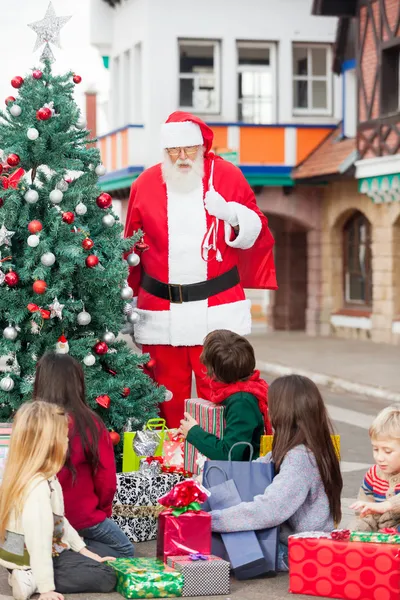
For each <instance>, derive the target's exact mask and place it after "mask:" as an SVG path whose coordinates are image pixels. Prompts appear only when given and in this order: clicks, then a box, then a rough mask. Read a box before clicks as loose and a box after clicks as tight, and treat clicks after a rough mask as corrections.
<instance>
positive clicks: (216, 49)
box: [178, 38, 221, 115]
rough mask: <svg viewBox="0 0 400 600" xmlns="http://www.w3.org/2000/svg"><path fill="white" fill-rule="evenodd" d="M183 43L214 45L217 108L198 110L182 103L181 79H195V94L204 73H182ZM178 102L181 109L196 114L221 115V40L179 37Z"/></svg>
mask: <svg viewBox="0 0 400 600" xmlns="http://www.w3.org/2000/svg"><path fill="white" fill-rule="evenodd" d="M181 44H185V45H187V46H212V47H213V51H214V57H213V62H214V80H215V105H216V109H215V110H198V109H196V108H195V107H194V106H184V105H181V104H180V86H181V79H192V80H193V81H194V90H193V94H195V93H196V81H197V83H198V80H199V78H200V77H202V76H203V75H202V74H201V73H181V71H180V50H181ZM178 104H179V110H182V111H184V112H190V113H192V114H194V115H220V114H221V41H220V40H215V39H212V40H197V39H194V38H178Z"/></svg>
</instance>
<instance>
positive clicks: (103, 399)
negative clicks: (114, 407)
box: [96, 394, 111, 408]
mask: <svg viewBox="0 0 400 600" xmlns="http://www.w3.org/2000/svg"><path fill="white" fill-rule="evenodd" d="M96 402H97V404H98V405H99V406H102V407H103V408H110V404H111V398H110V396H107V394H103V395H102V396H97V398H96Z"/></svg>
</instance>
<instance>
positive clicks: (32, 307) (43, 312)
mask: <svg viewBox="0 0 400 600" xmlns="http://www.w3.org/2000/svg"><path fill="white" fill-rule="evenodd" d="M28 310H29V312H31V313H35V312H40V314H41V317H42V319H50V314H51V313H50V311H49V310H46V309H45V308H40V306H38V305H37V304H33V302H30V303H29V304H28Z"/></svg>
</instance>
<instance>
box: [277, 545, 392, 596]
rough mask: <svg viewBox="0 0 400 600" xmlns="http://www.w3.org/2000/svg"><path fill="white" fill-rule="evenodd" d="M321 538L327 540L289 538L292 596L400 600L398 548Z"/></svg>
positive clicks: (290, 587) (290, 589)
mask: <svg viewBox="0 0 400 600" xmlns="http://www.w3.org/2000/svg"><path fill="white" fill-rule="evenodd" d="M301 535H304V536H305V535H306V534H301ZM311 535H313V536H314V535H316V534H310V536H311ZM322 535H325V537H298V536H291V537H289V591H290V592H291V593H292V594H308V595H310V596H322V597H326V598H342V599H344V600H400V545H399V544H387V543H368V542H356V541H349V540H333V539H331V538H330V535H329V534H322Z"/></svg>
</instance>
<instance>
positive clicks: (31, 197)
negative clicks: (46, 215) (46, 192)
mask: <svg viewBox="0 0 400 600" xmlns="http://www.w3.org/2000/svg"><path fill="white" fill-rule="evenodd" d="M24 198H25V202H27V203H28V204H36V202H37V201H38V200H39V194H38V193H37V191H36V190H28V191H27V192H26V193H25V196H24Z"/></svg>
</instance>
